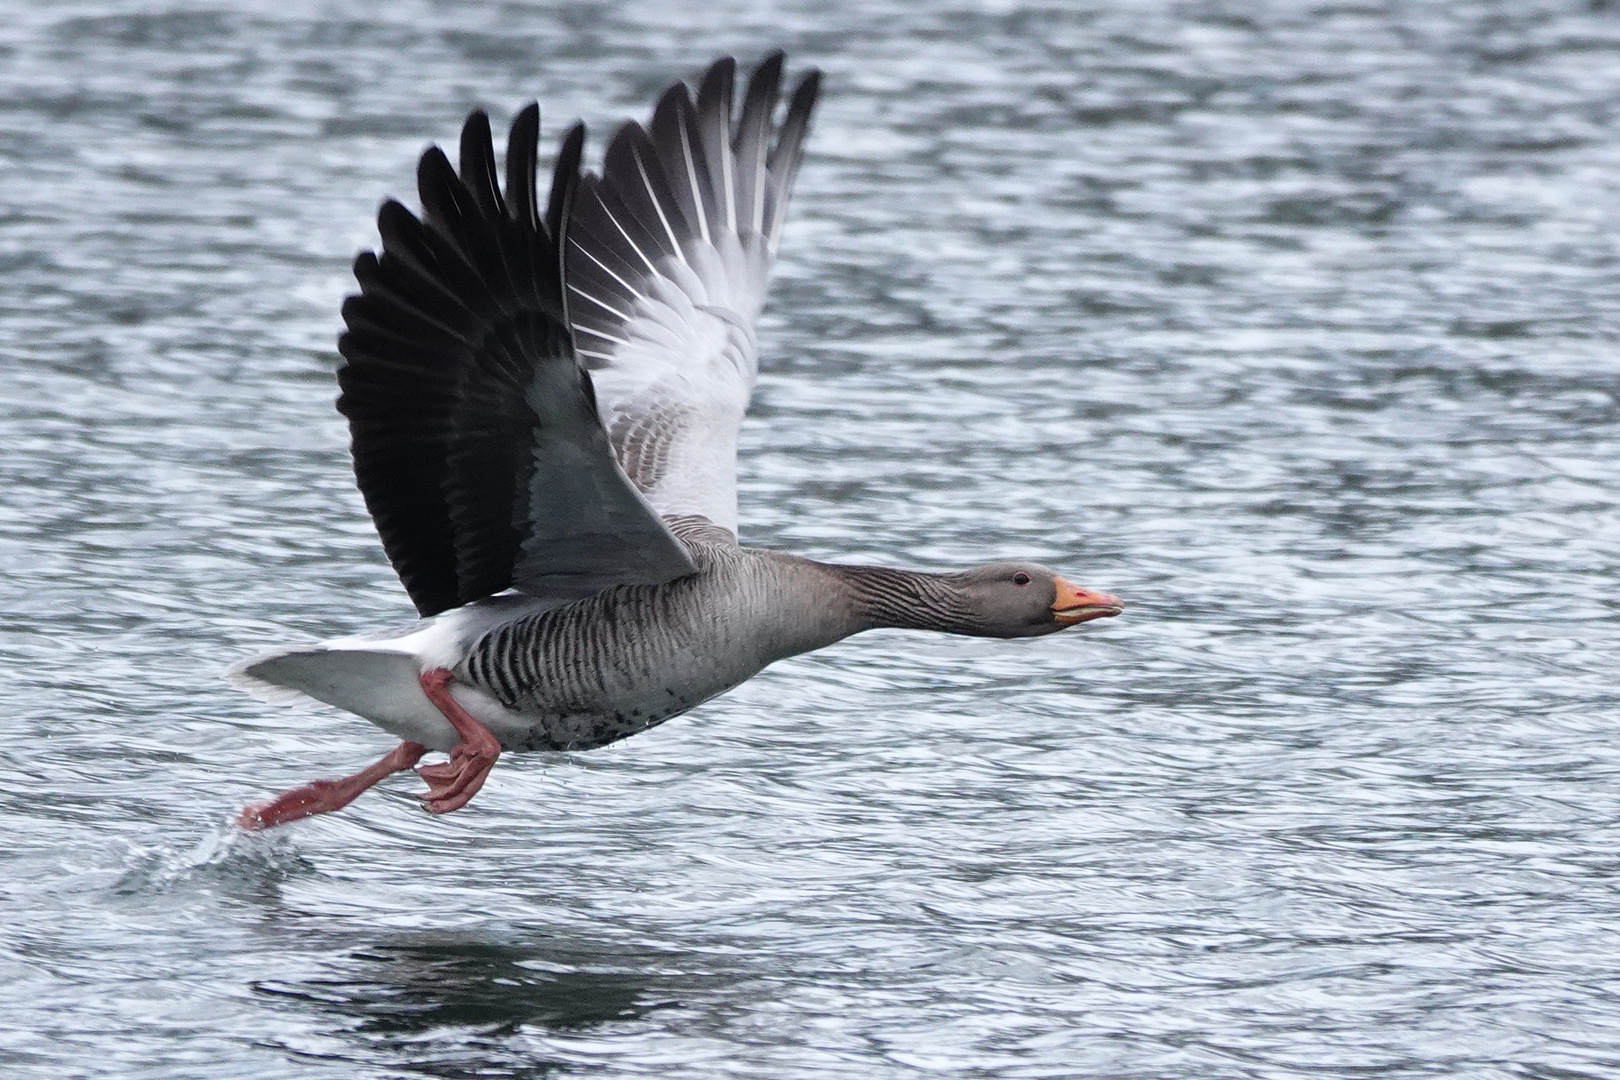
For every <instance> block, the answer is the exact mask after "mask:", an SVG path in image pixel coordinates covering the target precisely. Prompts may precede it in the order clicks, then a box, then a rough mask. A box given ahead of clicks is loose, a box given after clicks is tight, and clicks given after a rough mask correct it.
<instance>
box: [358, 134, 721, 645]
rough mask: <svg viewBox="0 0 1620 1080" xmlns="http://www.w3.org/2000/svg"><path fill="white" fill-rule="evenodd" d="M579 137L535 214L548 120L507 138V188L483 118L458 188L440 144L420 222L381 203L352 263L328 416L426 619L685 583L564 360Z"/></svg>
mask: <svg viewBox="0 0 1620 1080" xmlns="http://www.w3.org/2000/svg"><path fill="white" fill-rule="evenodd" d="M583 142H584V131H583V128H582V127H581V126H579V125H575V127H574V128H573V129H571V130H570V131H569V132H568V133H567V134H566V135H565V136H564V139H563V141H562V144H561V148H560V151H559V154H558V158H557V163H556V167H555V169H554V171H553V176H552V187H551V195H550V199H549V201H548V204H547V209H546V214H545V217H544V218H543V219H542V218H540V217H539V216H538V207H539V200H538V194H537V191H536V187H535V183H536V157H537V149H538V145H539V110H538V107H537V106H534V105H530V106H529V107H528V108H526V109H524V110H523V111H521V112H520V113H518V115H517V117H516V118H515V119H514V121H513V124H512V130H511V135H510V138H509V139H508V142H507V154H506V177H507V179H506V189H505V191H504V192H503V191H502V190H501V187H500V184H499V182H498V180H497V175H498V174H497V172H496V167H495V154H494V147H493V143H492V141H491V137H490V130H489V118H488V117H487V116H486V115H485V114H484V113H483V112H481V111H478V112H474V113H472V115H470V116H469V117H468V119H467V123H466V125H465V127H464V128H463V130H462V135H461V146H460V158H461V169H460V173H459V174H458V173H457V172H456V170H455V169H453V168H452V167H451V165H450V162H449V160H448V159H447V158H446V157H445V156H444V153H443V152H442V151H440V150H439V149H438V148H437V147H432V148H430V149H429V150H427V152H425V153H424V154H423V155H422V159H421V163H420V166H419V168H418V170H417V180H418V190H419V195H420V198H421V201H422V207H423V210H422V216H421V218H420V219H418V218H417V217H416V216H415V215H413V214H412V213H411V212H410V211H409V210H407V209H405V207H403V206H401V205H400V204H399V203H397V202H393V201H392V200H390V201H389V202H387V203H385V204H384V205H383V207H382V210H381V211H380V212H379V214H378V221H377V223H378V230H379V232H380V233H381V235H382V253H381V255H380V256H379V255H373V254H372V253H370V252H366V253H364V254H362V255H361V256H360V257H359V258H358V259H357V260H356V261H355V277H356V279H357V280H358V281H359V283H360V294H359V295H358V296H352V297H350V298H349V299H348V301H346V302H345V304H344V307H343V315H344V321H345V322H346V323H347V325H348V330H347V331H346V332H345V333H344V334H343V335H342V337H341V338H340V339H339V342H338V350H339V352H341V353H342V354H343V358H344V361H345V363H344V365H343V367H342V368H341V369H340V370H339V372H338V382H339V386H340V387H341V394H340V396H339V398H338V409H339V411H340V412H342V413H343V415H345V416H346V417H348V419H349V426H350V433H351V436H352V440H353V454H354V467H355V477H356V479H357V481H358V482H359V486H360V490H361V493H362V494H363V495H364V497H365V500H366V506H367V508H368V509H369V510H370V511H371V515H372V518H373V520H374V521H375V522H376V525H377V531H378V533H379V534H380V535H381V537H382V542H383V548H384V550H385V551H386V552H387V554H388V558H389V560H390V561H391V562H392V563H393V565H394V568H395V570H396V571H397V572H398V573H399V576H400V580H401V581H402V582H403V583H404V585H405V589H406V591H407V592H408V593H409V594H410V597H411V600H412V601H413V602H414V603H415V604H416V607H417V610H418V611H420V612H421V614H422V615H424V616H428V615H433V614H437V613H438V612H441V611H444V610H447V609H449V608H453V607H458V606H460V605H462V604H466V603H470V602H471V601H474V600H478V599H482V598H483V597H486V596H489V595H491V594H493V593H497V592H501V591H503V590H505V589H507V588H512V587H515V588H518V589H521V590H523V591H525V592H531V593H533V594H535V595H583V594H586V593H589V592H594V591H596V590H597V589H600V588H604V587H606V586H608V585H611V584H616V583H619V582H621V581H663V580H668V579H669V578H671V577H676V576H679V575H680V574H682V573H688V572H690V570H691V564H690V562H689V560H687V558H686V555H685V553H684V550H683V549H682V548H681V547H680V545H679V543H678V542H677V541H676V540H674V538H673V537H672V536H670V534H669V533H668V532H667V530H665V529H664V527H663V526H662V524H661V523H659V522H658V520H657V519H656V517H654V516H653V515H652V514H651V512H650V511H649V510H647V508H646V506H645V504H643V503H641V502H640V500H639V498H638V497H637V496H636V495H635V493H634V491H633V489H632V488H631V487H630V485H629V483H628V481H626V480H625V479H624V477H623V475H622V473H620V472H619V470H618V468H617V466H616V465H615V464H614V461H613V455H612V448H611V446H610V445H609V443H608V441H607V436H606V433H605V432H604V431H603V429H602V425H601V421H600V419H599V417H598V416H597V412H596V405H595V400H594V397H593V395H592V393H591V387H590V383H589V377H588V376H587V375H586V374H585V372H584V371H583V370H581V369H580V367H579V365H578V361H577V360H576V357H575V352H574V343H573V335H572V332H571V331H570V328H569V325H568V303H567V298H566V296H565V295H564V290H563V267H562V254H561V252H562V245H563V243H564V242H565V240H566V237H565V235H564V233H565V232H566V230H567V221H568V217H569V210H570V207H571V205H572V201H573V198H574V195H575V190H576V188H577V186H578V183H579V179H580V176H579V162H580V154H581V151H582V146H583Z"/></svg>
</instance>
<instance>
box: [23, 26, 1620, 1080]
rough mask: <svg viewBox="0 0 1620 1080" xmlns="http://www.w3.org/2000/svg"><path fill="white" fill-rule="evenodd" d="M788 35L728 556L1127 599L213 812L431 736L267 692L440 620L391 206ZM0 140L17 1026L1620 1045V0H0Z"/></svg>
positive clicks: (90, 1063)
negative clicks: (415, 594) (469, 794)
mask: <svg viewBox="0 0 1620 1080" xmlns="http://www.w3.org/2000/svg"><path fill="white" fill-rule="evenodd" d="M778 45H780V46H782V47H784V48H786V49H787V50H788V51H789V54H790V61H791V63H792V65H794V66H795V67H801V66H802V65H805V64H811V63H813V64H815V65H818V66H820V67H822V68H823V69H824V70H825V71H826V72H827V76H828V79H827V83H826V89H825V96H824V103H823V105H822V108H821V111H820V113H819V116H818V122H817V127H816V130H815V132H814V135H813V137H812V141H811V145H810V152H809V156H808V158H807V161H806V164H805V167H804V171H803V173H802V176H801V180H800V185H799V192H798V197H797V201H796V204H795V207H794V211H793V215H792V222H791V225H790V227H789V230H788V235H787V238H786V241H785V243H784V244H783V247H782V258H781V262H780V264H779V266H778V272H777V278H776V283H775V286H774V291H773V299H772V304H771V308H770V310H769V312H768V313H767V316H766V318H765V322H764V325H763V327H762V331H761V340H762V351H763V354H764V372H763V374H762V377H761V381H760V386H759V391H758V395H757V399H756V404H755V409H754V411H753V413H752V415H751V418H750V420H749V424H748V427H747V429H746V430H745V432H744V452H743V456H742V461H741V469H742V490H743V504H742V521H743V533H744V538H745V540H746V541H748V542H752V543H757V544H764V545H770V546H777V547H782V548H787V549H791V550H794V551H797V552H801V553H804V554H807V555H812V556H816V557H822V558H836V559H844V560H850V561H884V562H891V563H896V564H901V565H907V566H921V567H944V566H953V565H960V564H967V563H974V562H979V561H985V560H988V559H992V558H998V557H1015V556H1023V557H1034V558H1039V559H1042V560H1044V561H1047V562H1050V563H1052V564H1054V565H1056V566H1059V567H1061V568H1062V569H1063V570H1065V571H1066V572H1069V573H1070V574H1071V576H1073V577H1074V578H1076V579H1077V580H1079V581H1082V582H1084V583H1086V584H1089V585H1093V586H1095V587H1099V588H1106V589H1109V590H1111V591H1116V592H1119V593H1121V594H1122V595H1124V596H1125V597H1126V598H1127V600H1128V601H1129V603H1130V605H1131V607H1130V610H1129V611H1128V613H1127V614H1126V616H1125V617H1123V618H1120V619H1117V620H1110V621H1107V622H1104V623H1099V624H1094V625H1092V626H1089V627H1087V628H1086V629H1085V630H1084V631H1082V632H1078V633H1068V634H1063V635H1059V636H1056V637H1052V638H1044V639H1040V640H1036V641H1026V642H992V641H979V640H971V639H951V638H941V637H929V636H923V635H908V634H903V633H899V632H891V633H880V634H871V635H867V636H865V637H862V638H858V639H855V640H852V641H849V642H846V643H844V644H842V645H840V646H838V647H836V648H833V649H829V650H827V651H825V652H823V653H819V654H816V655H813V656H809V657H805V658H801V659H797V660H794V661H791V662H788V663H784V664H781V665H779V666H777V667H775V668H773V669H771V670H770V671H768V672H766V673H765V674H764V675H762V676H761V677H759V678H757V679H755V680H754V681H752V682H751V683H748V684H746V685H745V686H743V687H742V688H740V689H739V690H737V691H736V692H734V693H732V694H730V695H729V696H727V697H724V698H722V699H720V700H717V701H715V702H713V703H711V704H709V705H707V706H705V707H703V708H702V709H700V710H698V711H696V712H694V713H693V714H691V715H689V716H687V717H685V718H682V719H679V720H676V721H673V722H671V723H669V724H667V725H665V726H664V727H661V728H659V729H657V730H656V731H653V732H650V733H648V734H645V735H642V736H638V737H636V738H634V739H632V740H630V741H628V742H626V743H623V744H621V745H619V746H616V747H613V748H610V749H607V750H603V751H597V752H593V753H589V754H579V755H555V756H545V755H532V756H525V757H521V758H516V757H514V758H508V759H504V760H503V762H502V764H501V765H500V767H499V768H498V770H497V772H496V773H495V774H494V777H493V778H492V780H491V782H490V784H489V785H488V787H486V789H485V790H484V791H483V792H482V793H481V794H480V796H479V797H478V799H477V800H476V801H475V803H474V804H473V805H472V806H471V807H469V808H468V809H467V810H466V811H464V812H460V813H457V814H454V815H451V816H448V817H445V818H442V819H437V818H429V817H427V816H426V815H423V814H421V813H420V812H418V811H416V810H415V809H414V804H413V800H412V798H411V793H412V791H414V790H415V789H416V787H417V784H416V783H415V782H414V781H413V780H410V779H408V778H399V779H396V780H395V781H393V782H390V783H389V784H387V785H385V787H384V788H383V789H382V790H380V791H378V792H376V793H374V794H371V795H368V796H367V797H366V798H364V799H363V800H361V801H360V802H359V803H357V804H356V805H355V806H354V807H352V808H351V809H350V810H349V811H346V812H344V813H342V814H340V815H333V816H330V817H327V818H324V819H317V820H311V821H308V822H304V823H300V824H298V825H295V826H292V827H289V828H286V829H282V830H278V831H276V832H273V833H270V834H266V835H254V836H243V835H238V834H236V833H235V832H234V831H233V830H232V829H231V828H230V827H229V826H228V825H227V821H228V819H229V817H230V815H231V814H232V813H233V812H234V810H235V809H236V808H238V807H239V806H240V805H241V804H243V803H244V802H247V801H249V800H252V799H255V798H258V797H262V796H263V795H265V794H266V793H269V792H272V791H274V790H277V789H279V788H281V787H284V786H288V785H290V784H294V783H299V782H302V781H304V780H307V779H310V778H312V777H314V776H318V775H331V774H335V773H338V772H346V771H350V770H351V769H353V768H356V767H358V766H359V765H360V764H362V763H363V762H365V761H368V760H370V759H371V758H373V757H374V756H376V755H378V754H380V753H382V752H383V751H384V750H385V749H386V748H387V747H388V745H389V742H388V739H387V738H386V736H384V735H382V734H381V733H380V732H377V731H375V730H373V729H371V728H370V727H369V726H368V725H366V724H364V723H363V722H361V721H358V720H355V719H353V718H351V717H347V716H344V715H342V714H339V713H336V712H334V711H331V710H326V709H323V708H319V707H313V706H312V707H309V708H302V709H278V708H273V707H271V706H267V705H263V704H260V703H258V702H256V701H254V700H252V699H250V698H246V697H244V696H241V695H239V694H237V693H235V692H234V691H232V690H230V689H229V688H228V687H226V686H225V685H224V684H223V683H222V682H221V681H220V679H219V673H220V671H221V670H222V669H223V668H224V667H225V666H226V665H227V664H228V663H230V662H231V661H233V660H235V659H237V658H239V657H241V656H243V655H245V654H247V653H250V652H252V651H254V650H257V649H260V648H265V647H269V646H272V645H275V644H279V643H284V642H289V641H299V640H308V639H313V638H319V637H328V636H335V635H340V634H347V633H352V632H356V631H359V630H362V629H366V628H371V627H379V626H386V625H389V624H391V623H396V622H398V621H399V620H401V619H402V618H406V617H408V616H409V614H410V609H409V606H408V604H407V602H406V599H405V596H404V593H403V590H401V589H400V587H399V585H398V583H397V581H396V580H395V579H394V577H393V575H392V573H391V572H390V570H389V569H388V567H387V565H386V563H385V562H384V560H383V558H382V555H381V552H380V550H379V547H378V544H377V542H376V539H375V536H374V534H373V532H372V530H371V528H370V525H369V522H368V521H367V519H366V516H365V513H364V510H363V507H362V505H361V502H360V499H359V497H358V495H357V494H356V493H355V491H354V490H353V486H352V480H351V478H350V475H349V472H348V462H347V450H346V437H345V431H344V428H343V424H342V421H341V418H340V417H339V416H338V415H337V414H336V413H335V411H334V410H333V409H332V399H333V397H334V393H335V386H334V382H333V379H332V372H333V371H334V369H335V366H336V356H335V352H334V348H333V341H334V337H335V334H336V331H337V329H338V327H339V319H338V315H337V312H338V306H339V304H340V302H341V300H342V297H343V296H344V294H345V293H346V292H347V291H348V290H349V289H350V288H351V287H352V286H351V281H350V278H349V276H348V263H349V260H350V258H351V257H352V255H353V253H354V252H355V251H356V250H358V249H360V248H362V247H365V246H369V245H370V244H372V243H374V235H375V234H374V232H373V225H372V216H373V214H374V212H375V209H376V206H377V204H378V202H379V201H380V200H381V198H382V197H383V196H385V195H387V194H395V195H400V196H406V197H408V196H409V195H410V194H411V192H410V182H411V177H412V176H413V171H414V162H415V157H416V155H417V154H418V153H419V152H420V151H421V149H422V147H423V146H424V145H425V144H426V143H427V142H428V141H430V140H439V141H450V140H453V139H454V137H455V133H456V131H457V129H458V125H459V122H460V119H461V117H462V115H464V113H465V111H466V110H467V109H468V108H470V107H472V106H474V105H479V104H482V105H486V106H487V107H489V108H490V109H491V110H492V111H493V113H494V114H495V116H496V119H497V123H504V121H505V118H506V117H508V116H510V115H511V113H512V112H514V111H515V110H516V109H517V108H519V107H521V105H522V104H523V103H524V102H526V101H528V100H529V99H531V98H536V97H537V98H538V99H539V100H540V101H541V102H542V107H543V111H544V118H545V126H546V130H547V131H548V132H552V133H555V132H557V131H560V130H561V127H562V126H563V124H565V123H566V122H567V121H568V120H570V119H572V118H573V117H575V116H583V117H584V118H585V119H587V121H589V122H590V123H591V124H592V129H593V132H594V134H595V139H594V141H593V145H594V146H596V147H597V148H600V146H601V140H602V137H603V135H604V134H605V133H606V131H608V130H609V129H610V127H611V124H612V123H613V122H614V121H615V120H616V119H617V118H620V117H623V116H629V115H635V116H645V115H646V112H647V110H648V107H649V105H650V102H651V100H652V98H653V95H654V94H655V93H656V92H657V91H658V90H659V89H660V87H661V86H662V85H663V84H664V83H665V82H666V81H667V80H668V79H670V78H672V77H674V76H677V75H682V74H691V73H694V72H696V71H698V70H699V69H700V68H701V67H702V65H704V64H705V63H707V61H708V60H710V59H711V58H712V57H713V56H715V55H718V54H720V53H723V52H736V53H737V54H739V55H740V56H743V57H745V58H752V57H757V56H759V55H761V54H762V53H763V52H765V51H766V50H767V49H768V48H770V47H773V46H778ZM0 169H3V172H0V282H3V283H4V288H3V289H0V370H3V372H4V376H5V377H4V379H3V380H0V446H3V447H4V450H3V453H0V612H3V616H0V657H3V659H4V662H5V672H6V686H7V694H6V700H7V705H8V707H7V709H6V710H5V714H4V719H3V721H0V723H3V724H4V733H5V737H4V739H3V740H0V747H3V749H0V762H3V767H4V774H5V778H6V783H5V784H4V785H3V786H0V808H3V813H4V818H3V820H4V822H5V837H6V839H5V843H4V845H3V848H4V850H3V851H0V897H3V907H0V1018H3V1019H0V1062H4V1064H5V1071H6V1074H7V1075H8V1076H29V1077H32V1076H37V1077H50V1078H58V1077H89V1076H116V1077H129V1078H158V1077H164V1078H169V1077H174V1078H180V1077H197V1076H231V1077H264V1078H278V1080H279V1078H282V1077H286V1076H289V1075H298V1076H301V1077H303V1076H308V1077H332V1078H334V1080H335V1078H345V1080H349V1078H365V1077H375V1078H385V1077H386V1078H395V1077H472V1076H479V1077H539V1076H597V1075H611V1076H656V1077H709V1076H736V1077H759V1078H770V1080H777V1078H786V1077H801V1076H802V1077H820V1076H849V1077H861V1078H869V1077H908V1076H914V1075H952V1076H972V1077H997V1078H1002V1077H1007V1078H1014V1077H1018V1078H1022V1077H1067V1076H1102V1075H1106V1076H1111V1077H1142V1078H1149V1077H1153V1078H1157V1077H1166V1076H1175V1077H1181V1076H1185V1077H1199V1078H1227V1077H1233V1078H1236V1077H1265V1078H1274V1077H1276V1078H1280V1077H1307V1076H1309V1077H1323V1076H1332V1077H1364V1076H1371V1075H1378V1076H1381V1077H1416V1076H1431V1075H1445V1076H1469V1077H1547V1078H1552V1077H1558V1078H1565V1080H1567V1078H1574V1077H1598V1076H1614V1075H1617V1074H1620V1050H1617V1049H1616V1047H1617V1046H1620V1010H1617V1008H1616V1005H1615V1001H1616V997H1617V993H1620V887H1617V885H1620V878H1617V873H1620V826H1617V815H1620V787H1617V784H1616V776H1617V770H1620V748H1617V744H1616V739H1615V738H1614V730H1615V728H1616V726H1617V724H1620V690H1617V689H1616V679H1615V672H1616V670H1617V665H1620V632H1617V631H1620V625H1617V608H1616V595H1617V586H1620V572H1617V570H1616V566H1617V563H1620V559H1617V556H1620V528H1617V526H1620V494H1617V491H1620V487H1617V479H1620V477H1617V470H1616V465H1615V462H1616V460H1617V457H1620V406H1617V401H1616V386H1617V381H1616V380H1617V375H1620V349H1617V345H1616V330H1617V325H1620V289H1617V287H1616V286H1617V276H1620V275H1617V271H1620V265H1617V259H1616V238H1617V231H1616V226H1615V221H1616V220H1617V217H1620V214H1617V209H1620V10H1616V9H1615V8H1614V7H1613V6H1612V5H1609V4H1604V3H1595V2H1594V3H1591V4H1579V3H1540V4H1514V5H1505V4H1439V3H1434V4H1423V3H1404V4H1403V3H1389V4H1383V3H1363V4H1344V5H1332V4H1324V5H1322V6H1319V7H1308V6H1307V5H1296V4H1276V5H1263V4H1262V5H1256V4H1241V5H1240V4H1230V5H1228V4H1221V3H1185V4H1172V3H1140V4H1131V3H1125V2H1119V3H1113V4H1107V3H1096V4H1068V3H1063V4H1057V3H1054V4H1050V5H1047V6H1038V5H1015V4H1010V3H1003V4H997V3H988V2H987V3H981V4H973V3H967V2H951V0H937V2H930V3H927V4H921V3H899V2H898V0H895V2H889V3H872V4H863V5H859V7H858V10H856V9H855V6H853V5H852V6H847V7H846V6H845V5H831V4H825V3H782V4H771V3H743V2H735V0H707V2H704V3H679V4H676V3H671V2H669V0H662V2H659V3H625V4H606V3H590V2H580V3H570V4H559V5H536V6H528V5H521V4H515V3H514V4H501V5H477V4H472V3H467V2H452V0H442V2H433V3H428V2H415V3H409V2H408V3H395V4H388V5H381V4H379V5H373V6H366V5H338V4H328V3H317V2H312V0H287V2H284V3H280V4H278V5H275V7H274V10H273V11H268V10H267V9H265V8H264V7H263V6H262V5H246V4H243V5H239V6H234V7H233V6H231V5H229V4H225V5H220V4H214V5H206V6H205V5H198V6H189V5H185V4H176V3H166V2H165V0H151V2H147V3H139V4H137V3H130V4H118V3H108V2H83V3H70V2H69V3H56V4H51V5H42V6H40V7H27V8H24V7H22V6H21V5H17V4H13V5H11V6H10V7H9V8H8V10H7V12H6V17H5V18H4V19H0Z"/></svg>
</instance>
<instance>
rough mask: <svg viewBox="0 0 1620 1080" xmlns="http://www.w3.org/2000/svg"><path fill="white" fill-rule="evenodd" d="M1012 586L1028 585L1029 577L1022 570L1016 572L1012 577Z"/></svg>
mask: <svg viewBox="0 0 1620 1080" xmlns="http://www.w3.org/2000/svg"><path fill="white" fill-rule="evenodd" d="M1013 584H1014V585H1028V584H1029V575H1028V574H1026V573H1024V572H1023V571H1022V570H1020V571H1018V573H1016V574H1014V575H1013Z"/></svg>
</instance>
